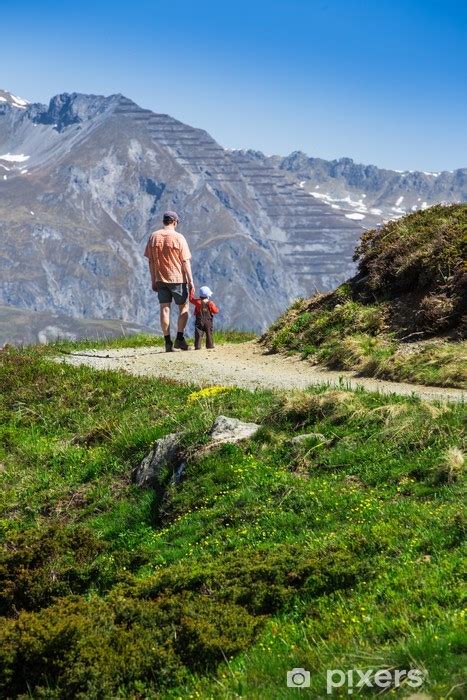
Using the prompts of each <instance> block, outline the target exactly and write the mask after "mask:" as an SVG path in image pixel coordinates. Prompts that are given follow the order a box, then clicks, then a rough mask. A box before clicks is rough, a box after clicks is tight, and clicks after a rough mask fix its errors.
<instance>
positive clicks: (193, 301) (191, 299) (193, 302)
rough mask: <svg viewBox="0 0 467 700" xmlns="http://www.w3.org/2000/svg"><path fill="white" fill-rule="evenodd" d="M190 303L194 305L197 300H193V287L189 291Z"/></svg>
mask: <svg viewBox="0 0 467 700" xmlns="http://www.w3.org/2000/svg"><path fill="white" fill-rule="evenodd" d="M190 301H191V303H192V304H196V302H197V301H198V299H196V298H195V290H194V288H193V287H191V289H190Z"/></svg>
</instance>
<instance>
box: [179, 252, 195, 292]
mask: <svg viewBox="0 0 467 700" xmlns="http://www.w3.org/2000/svg"><path fill="white" fill-rule="evenodd" d="M182 270H183V273H184V275H185V277H186V281H187V283H188V289H189V290H190V292H191V291H194V289H195V283H194V282H193V273H192V271H191V262H190V261H189V260H184V261H183V262H182Z"/></svg>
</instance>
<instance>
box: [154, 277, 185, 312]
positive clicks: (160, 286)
mask: <svg viewBox="0 0 467 700" xmlns="http://www.w3.org/2000/svg"><path fill="white" fill-rule="evenodd" d="M156 286H157V297H158V299H159V304H171V303H172V301H174V302H175V303H176V304H178V305H179V306H182V305H183V304H186V301H187V299H188V285H187V283H186V282H157V285H156Z"/></svg>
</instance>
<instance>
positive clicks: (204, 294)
mask: <svg viewBox="0 0 467 700" xmlns="http://www.w3.org/2000/svg"><path fill="white" fill-rule="evenodd" d="M199 295H200V297H201V298H202V299H209V298H210V297H212V291H211V289H210V288H209V287H201V289H200V290H199Z"/></svg>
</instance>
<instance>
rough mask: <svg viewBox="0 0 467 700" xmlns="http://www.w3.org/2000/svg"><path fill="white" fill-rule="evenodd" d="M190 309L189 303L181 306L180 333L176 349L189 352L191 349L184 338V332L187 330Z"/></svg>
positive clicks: (179, 308)
mask: <svg viewBox="0 0 467 700" xmlns="http://www.w3.org/2000/svg"><path fill="white" fill-rule="evenodd" d="M188 307H189V304H188V302H185V304H180V305H179V307H178V324H177V330H178V333H177V339H176V341H175V343H174V347H176V348H178V349H179V350H189V347H190V346H189V345H188V343H187V342H186V340H185V338H184V336H183V331H184V330H185V328H186V324H187V322H188Z"/></svg>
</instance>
